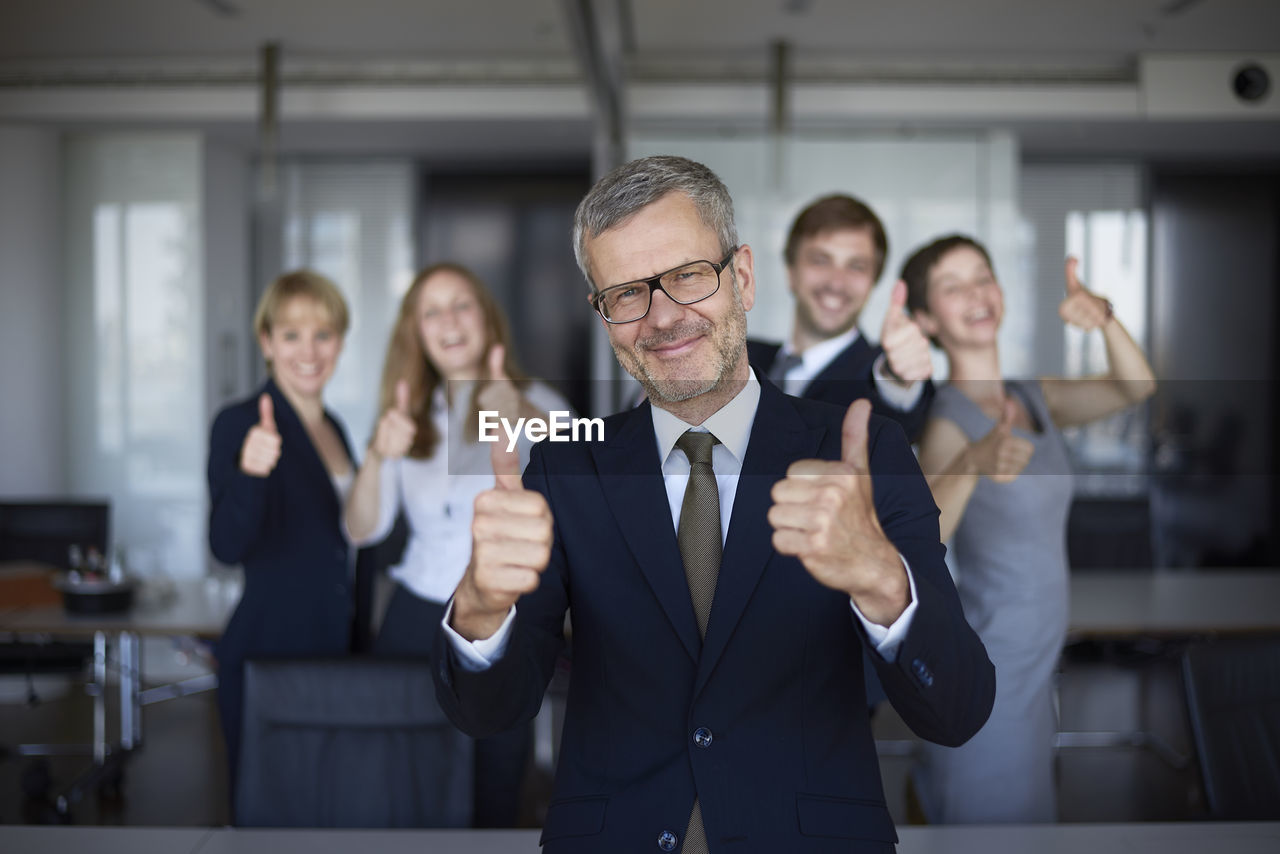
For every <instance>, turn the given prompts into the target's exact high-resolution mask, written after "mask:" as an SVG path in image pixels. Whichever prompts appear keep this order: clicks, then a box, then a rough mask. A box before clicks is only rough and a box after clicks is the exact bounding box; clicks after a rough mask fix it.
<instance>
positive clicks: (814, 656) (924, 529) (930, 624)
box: [436, 383, 995, 854]
mask: <svg viewBox="0 0 1280 854" xmlns="http://www.w3.org/2000/svg"><path fill="white" fill-rule="evenodd" d="M843 417H844V410H843V409H841V408H838V407H833V406H830V405H829V404H825V403H820V402H815V401H808V400H802V399H800V398H794V397H789V396H787V395H784V394H782V393H781V392H780V391H779V390H778V389H777V388H776V387H775V386H773V385H772V384H769V383H762V384H761V397H760V406H759V409H758V411H757V414H756V418H755V422H754V424H753V426H752V430H751V438H750V441H749V445H748V449H747V454H746V458H745V459H744V460H743V467H742V475H741V479H740V480H739V483H738V490H737V495H736V498H735V500H734V507H733V517H732V519H731V522H730V526H729V533H728V537H727V540H726V543H725V549H724V557H723V562H722V564H721V570H720V576H719V581H718V584H717V589H716V594H715V599H714V602H713V604H712V610H711V617H710V623H709V626H708V629H707V636H706V640H705V642H704V641H702V640H701V639H700V638H699V635H698V627H697V623H696V621H695V619H694V613H693V606H692V604H691V602H690V599H689V589H688V586H687V583H686V581H685V576H684V569H683V564H682V561H681V558H680V552H679V547H678V546H677V544H676V536H675V531H674V528H673V525H672V520H671V513H670V510H669V505H668V502H667V493H666V490H665V487H664V485H663V479H662V474H661V469H660V462H659V460H658V455H657V449H656V440H655V437H654V431H653V422H652V416H651V414H650V409H649V404H648V403H644V404H641V405H640V406H639V407H637V408H635V409H632V410H629V411H627V412H623V413H619V414H617V415H614V416H611V417H610V418H608V419H606V422H605V424H606V431H605V436H606V440H605V441H604V442H600V443H594V444H592V443H554V444H553V443H550V442H543V443H539V444H538V445H535V447H534V452H533V458H532V460H531V462H530V464H529V467H528V469H527V470H526V472H525V475H524V482H525V485H526V486H527V487H529V488H531V489H536V490H538V491H539V492H541V493H542V494H543V495H545V496H546V498H547V502H548V504H549V505H550V507H551V511H552V513H553V515H554V517H555V520H556V521H555V544H554V546H553V549H552V555H551V560H550V563H549V565H548V567H547V569H546V571H545V572H544V573H543V577H542V582H541V585H540V586H539V588H538V590H537V591H535V592H534V593H532V594H529V595H527V596H525V597H523V598H521V599H520V601H519V603H518V605H517V607H516V612H517V616H516V620H515V622H514V624H513V629H512V634H511V637H510V640H509V646H508V648H507V651H506V653H505V654H504V655H503V657H502V658H501V659H499V660H498V661H497V662H495V663H494V665H493V666H492V667H491V668H490V669H488V670H486V671H483V672H479V673H473V672H468V671H465V670H463V669H461V668H460V667H459V666H458V665H457V663H456V656H455V654H453V653H449V654H442V655H440V656H439V657H438V662H437V668H436V679H437V695H438V696H439V698H440V701H441V705H442V706H443V708H444V709H445V711H446V713H447V714H448V715H449V716H450V718H452V719H453V720H454V722H455V723H457V724H458V726H460V727H461V728H462V729H464V730H466V731H468V732H470V733H472V734H473V735H484V734H487V733H491V732H496V731H499V730H502V729H505V728H508V727H510V726H511V725H512V724H513V723H515V722H516V721H519V720H523V719H528V718H532V717H533V716H534V715H535V714H536V713H537V711H538V708H539V705H540V703H541V701H542V695H543V691H544V690H545V688H546V685H547V682H548V680H549V679H550V678H551V676H552V671H553V668H554V665H555V660H556V656H557V653H558V652H559V651H560V649H561V646H562V644H563V642H564V637H563V618H564V614H565V612H566V610H569V611H570V612H571V614H572V621H573V676H572V679H571V680H570V686H569V698H568V709H567V717H566V719H565V725H564V731H563V736H562V742H561V744H562V747H561V752H560V760H559V767H558V769H557V772H556V786H555V793H554V797H553V800H552V802H551V805H550V808H549V809H548V812H547V817H546V822H545V825H544V829H543V835H542V841H543V843H544V845H545V846H546V848H545V850H546V851H547V852H555V854H569V852H600V851H648V850H653V848H654V846H655V845H657V840H658V838H659V836H660V834H662V833H663V832H664V831H670V832H672V833H674V834H675V835H676V836H677V837H680V836H682V835H683V833H684V830H685V825H686V823H687V821H688V819H689V811H690V809H691V807H692V804H693V800H694V795H695V793H696V795H697V796H698V797H699V798H700V799H701V804H702V814H703V819H704V824H705V827H706V830H707V838H708V840H709V841H710V843H711V847H712V850H713V851H717V852H732V851H741V852H754V851H787V852H835V851H840V852H848V851H890V850H892V843H893V842H894V841H895V840H896V834H895V832H894V828H893V823H892V820H891V819H890V817H889V813H888V811H887V809H886V808H885V803H884V794H883V792H882V790H881V785H880V768H879V764H878V761H877V758H876V751H875V746H874V743H873V741H872V738H871V730H870V726H869V723H868V719H867V704H866V698H865V695H864V691H863V674H862V667H863V655H862V650H863V646H864V644H867V643H868V641H867V639H866V635H865V631H864V629H863V628H862V626H861V624H860V622H859V621H858V619H857V617H856V616H855V615H854V613H853V611H852V609H851V607H850V604H849V599H848V597H847V596H845V595H843V594H841V593H839V592H837V591H834V590H831V589H829V588H826V587H823V586H822V585H820V584H818V582H817V581H815V580H814V579H813V578H812V576H810V575H809V573H808V572H807V571H806V570H805V569H804V567H803V566H802V565H801V564H800V562H799V561H798V560H797V559H795V558H792V557H784V556H781V555H779V554H777V553H776V552H775V551H774V550H773V547H772V545H771V541H770V540H771V536H772V529H771V527H770V526H769V523H768V521H767V519H766V513H767V512H768V509H769V507H770V504H771V499H770V494H769V493H770V489H771V488H772V487H773V484H774V483H775V482H776V481H777V480H779V479H780V478H782V477H783V475H784V474H785V472H786V468H787V466H788V465H789V464H790V463H791V462H793V461H795V460H798V459H804V458H815V457H816V458H823V459H836V458H838V457H839V454H840V441H841V436H840V427H841V421H842V419H843ZM869 433H870V438H869V443H868V444H869V451H870V460H871V468H872V472H873V486H874V491H875V501H876V508H877V512H878V514H879V518H880V520H881V523H882V525H883V526H884V529H885V532H886V534H887V535H888V536H889V538H890V539H891V540H892V541H893V543H894V544H895V545H896V546H897V548H898V549H899V550H900V551H901V552H902V554H903V555H905V556H906V558H907V560H908V562H909V563H910V566H911V569H912V572H913V575H914V577H915V581H916V590H917V593H918V600H917V601H918V603H919V605H918V610H917V612H916V615H915V619H914V621H913V623H912V626H911V631H910V632H909V633H908V635H907V637H906V639H905V640H904V642H903V644H902V646H901V647H900V649H899V652H898V655H897V658H896V660H895V661H893V662H886V661H884V660H883V659H882V658H880V657H879V656H878V655H873V656H872V660H873V661H874V662H875V667H876V669H877V670H878V671H879V674H880V678H881V680H882V681H883V682H884V685H885V687H886V689H887V690H888V692H889V696H890V697H891V698H892V700H893V703H894V706H895V707H896V708H897V710H898V711H899V713H900V714H901V715H902V717H903V719H904V720H906V721H907V723H908V724H909V725H910V726H911V727H912V729H913V730H914V731H915V732H916V733H918V734H919V735H920V736H922V737H924V738H927V739H929V740H931V741H937V742H939V743H942V744H947V745H958V744H961V743H963V742H964V741H966V740H967V739H969V738H970V737H971V736H972V735H973V734H974V733H975V732H977V730H978V729H979V728H980V727H981V726H982V724H983V723H984V722H985V721H986V719H987V716H988V714H989V713H990V710H991V703H992V700H993V697H994V693H995V676H994V671H993V668H992V666H991V663H990V661H989V660H988V658H987V655H986V650H985V649H984V648H983V646H982V642H981V641H980V640H979V639H978V637H977V635H976V634H974V632H973V630H972V629H970V628H969V625H968V623H966V622H965V619H964V614H963V612H962V611H961V607H960V602H959V598H958V597H957V595H956V591H955V588H954V587H953V585H952V582H951V577H950V575H949V574H948V573H947V568H946V566H945V565H944V563H943V547H942V545H941V544H940V543H939V542H938V523H937V516H938V511H937V508H936V507H935V506H934V503H933V499H932V497H931V495H930V493H929V488H928V486H927V485H926V483H925V481H924V478H923V477H922V476H921V474H920V470H919V468H918V466H917V465H916V462H915V458H914V457H913V456H912V455H911V451H910V449H909V447H908V445H907V442H906V439H905V438H904V436H903V434H902V431H901V430H900V429H899V428H898V426H897V425H896V424H893V423H892V422H890V421H887V420H886V419H883V418H880V417H879V416H874V415H873V416H872V419H871V425H870V431H869ZM440 643H441V647H440V648H441V649H451V647H448V646H446V645H445V644H444V641H443V640H442V641H441V642H440ZM703 728H705V730H706V732H702V729H703ZM695 732H697V733H699V736H698V737H697V739H696V740H695Z"/></svg>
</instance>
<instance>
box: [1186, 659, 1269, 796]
mask: <svg viewBox="0 0 1280 854" xmlns="http://www.w3.org/2000/svg"><path fill="white" fill-rule="evenodd" d="M1182 676H1183V683H1184V685H1185V687H1186V692H1187V705H1188V707H1189V709H1190V713H1191V732H1192V735H1193V736H1194V738H1195V744H1196V752H1197V753H1198V754H1199V757H1200V773H1201V777H1202V779H1203V782H1204V791H1205V798H1206V800H1207V801H1208V802H1209V812H1210V814H1211V815H1212V816H1213V817H1214V818H1218V819H1226V820H1230V821H1275V820H1276V819H1280V637H1262V638H1238V639H1230V640H1216V641H1210V642H1206V643H1197V644H1192V645H1190V646H1188V647H1187V650H1186V653H1185V655H1184V656H1183V660H1182Z"/></svg>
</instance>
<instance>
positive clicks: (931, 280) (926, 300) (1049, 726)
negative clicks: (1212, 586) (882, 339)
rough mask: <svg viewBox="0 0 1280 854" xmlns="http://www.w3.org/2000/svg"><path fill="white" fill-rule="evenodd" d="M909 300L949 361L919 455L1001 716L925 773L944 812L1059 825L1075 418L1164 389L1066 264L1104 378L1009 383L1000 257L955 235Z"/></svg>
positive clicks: (1065, 305) (911, 287) (916, 275)
mask: <svg viewBox="0 0 1280 854" xmlns="http://www.w3.org/2000/svg"><path fill="white" fill-rule="evenodd" d="M902 278H903V279H904V280H905V281H906V283H907V293H908V296H907V307H908V309H910V310H911V312H912V314H913V315H914V317H915V320H916V322H917V323H919V324H920V328H921V329H922V330H923V331H924V332H925V334H927V335H929V336H930V338H931V339H932V340H933V342H934V343H935V344H936V345H938V346H939V347H941V348H942V350H943V351H944V352H945V353H946V355H947V359H948V360H949V362H950V369H951V372H950V382H949V383H948V384H947V385H946V386H944V387H943V388H941V389H939V391H938V395H937V398H936V399H935V400H934V403H933V406H932V408H931V409H930V412H929V421H928V423H927V424H926V426H925V430H924V433H923V434H922V436H921V439H920V466H921V468H922V469H923V470H924V472H925V476H926V477H927V478H928V480H929V486H930V488H931V489H932V490H933V496H934V500H935V501H936V502H937V504H938V507H939V509H940V511H941V516H940V519H939V525H940V528H941V533H942V539H943V540H944V541H946V540H948V539H952V538H953V537H954V540H953V544H952V567H953V571H954V572H955V574H956V586H957V588H958V589H959V591H960V598H961V601H962V603H963V604H964V609H965V616H966V617H967V618H968V620H969V623H970V624H971V625H972V626H973V628H974V629H975V630H976V631H977V632H978V634H979V635H980V636H981V637H982V640H983V643H985V644H986V647H987V652H988V654H989V655H990V656H991V660H992V662H993V663H994V664H995V667H996V701H995V708H994V709H993V710H992V712H991V718H990V720H988V722H987V724H986V726H984V727H983V729H982V730H981V731H980V732H979V733H978V734H977V735H976V736H974V737H973V739H972V740H970V741H969V742H968V743H967V744H965V745H964V746H963V747H959V748H947V747H939V746H936V745H925V754H924V757H923V761H922V762H921V764H920V767H919V768H918V771H917V773H916V776H915V782H916V785H917V792H918V793H919V795H920V800H921V802H922V806H923V807H924V808H925V812H926V815H927V816H928V817H929V820H930V821H932V822H936V823H991V822H1016V823H1028V822H1052V821H1054V820H1056V817H1057V808H1056V797H1055V787H1054V780H1053V734H1054V732H1055V731H1056V722H1055V713H1054V708H1053V673H1054V669H1055V666H1056V664H1057V661H1058V655H1059V653H1060V651H1061V649H1062V643H1063V640H1064V638H1065V636H1066V629H1067V556H1066V527H1067V512H1068V510H1069V508H1070V505H1071V495H1072V485H1071V472H1070V464H1069V460H1068V456H1067V449H1066V445H1065V444H1064V443H1063V439H1062V434H1061V432H1060V431H1061V428H1063V427H1067V426H1070V425H1076V424H1084V423H1087V422H1089V421H1093V420H1095V419H1098V418H1102V417H1104V416H1107V415H1110V414H1112V413H1114V412H1117V411H1119V410H1121V409H1123V408H1125V407H1127V406H1130V405H1132V404H1135V403H1137V402H1139V401H1141V400H1143V399H1145V398H1147V397H1149V396H1150V395H1151V394H1152V393H1153V392H1154V391H1155V377H1154V375H1153V374H1152V372H1151V368H1150V366H1149V365H1148V364H1147V360H1146V358H1145V357H1144V356H1143V354H1142V351H1141V350H1140V349H1139V348H1138V346H1137V344H1135V343H1134V341H1133V339H1132V338H1131V337H1130V336H1129V334H1128V333H1127V332H1126V331H1125V329H1124V327H1123V326H1121V325H1120V322H1119V320H1117V319H1116V318H1115V317H1114V316H1113V315H1112V312H1111V304H1110V303H1109V302H1107V300H1105V299H1103V298H1102V297H1100V296H1098V295H1096V294H1093V293H1091V292H1089V291H1088V290H1087V289H1085V287H1084V286H1083V285H1082V284H1081V283H1080V280H1079V279H1078V278H1077V277H1076V260H1075V259H1074V258H1068V259H1067V263H1066V280H1067V296H1066V299H1064V300H1063V301H1062V304H1061V305H1060V306H1059V314H1060V315H1061V316H1062V319H1063V320H1064V321H1065V322H1066V323H1068V324H1070V325H1072V326H1076V327H1079V328H1081V329H1084V330H1095V329H1096V330H1100V331H1101V333H1102V336H1103V339H1104V341H1105V342H1106V350H1107V358H1108V364H1109V366H1110V371H1109V372H1108V373H1107V374H1105V375H1103V376H1097V377H1088V378H1081V379H1048V378H1042V379H1040V380H1024V381H1013V380H1005V379H1003V374H1002V373H1001V370H1000V357H999V352H998V348H997V344H996V339H997V333H998V331H999V328H1000V321H1001V318H1002V316H1003V313H1004V300H1003V294H1002V293H1001V290H1000V284H999V282H998V281H997V280H996V277H995V273H994V271H993V270H992V265H991V258H990V256H989V255H988V254H987V251H986V249H984V248H983V247H982V245H981V244H979V243H977V242H976V241H974V240H972V239H970V238H968V237H963V236H960V235H955V236H951V237H945V238H942V239H940V240H937V241H934V242H933V243H931V244H929V245H928V246H925V247H923V248H922V249H920V250H918V251H917V252H915V253H914V254H913V255H912V256H911V257H910V258H909V259H908V260H907V262H906V264H905V265H904V267H903V270H902Z"/></svg>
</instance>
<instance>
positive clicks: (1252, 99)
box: [1231, 62, 1271, 104]
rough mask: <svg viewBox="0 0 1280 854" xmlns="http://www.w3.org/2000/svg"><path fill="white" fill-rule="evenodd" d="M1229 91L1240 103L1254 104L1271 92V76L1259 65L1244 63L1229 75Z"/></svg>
mask: <svg viewBox="0 0 1280 854" xmlns="http://www.w3.org/2000/svg"><path fill="white" fill-rule="evenodd" d="M1231 91H1233V92H1235V93H1236V97H1237V98H1239V99H1240V100H1241V101H1244V102H1246V103H1249V104H1256V103H1257V102H1259V101H1261V100H1262V99H1263V98H1265V97H1267V93H1268V92H1270V91H1271V75H1270V74H1268V73H1267V69H1265V68H1263V67H1262V66H1261V65H1257V64H1255V63H1252V62H1249V63H1246V64H1244V65H1242V66H1240V67H1239V68H1237V69H1236V71H1235V74H1233V75H1231Z"/></svg>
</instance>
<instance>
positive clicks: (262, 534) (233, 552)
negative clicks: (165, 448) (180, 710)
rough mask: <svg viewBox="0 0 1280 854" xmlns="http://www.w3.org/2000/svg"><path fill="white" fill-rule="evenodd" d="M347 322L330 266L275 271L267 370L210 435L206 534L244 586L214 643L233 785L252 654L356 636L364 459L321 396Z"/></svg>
mask: <svg viewBox="0 0 1280 854" xmlns="http://www.w3.org/2000/svg"><path fill="white" fill-rule="evenodd" d="M347 326H348V313H347V304H346V301H345V300H344V299H343V297H342V294H341V293H340V292H339V290H338V288H337V286H336V285H335V284H334V283H333V282H331V281H329V280H328V279H326V278H325V277H323V276H321V275H319V274H317V273H313V272H310V271H307V270H299V271H296V272H291V273H286V274H285V275H283V276H281V277H280V278H278V279H276V280H275V281H274V282H272V283H271V285H270V287H268V288H267V290H266V292H265V293H264V294H263V295H262V298H261V300H260V301H259V303H258V308H257V311H256V313H255V314H254V321H253V328H254V332H255V333H256V334H257V337H258V343H259V345H260V346H261V348H262V354H263V356H264V357H265V358H266V361H267V370H268V374H269V379H268V380H267V381H266V382H265V383H264V384H263V386H262V387H261V389H260V390H259V392H258V394H256V395H254V396H252V397H249V398H247V399H245V400H242V401H240V402H238V403H234V404H231V405H230V406H227V407H225V408H224V409H222V410H221V411H220V412H219V413H218V416H217V418H216V419H215V420H214V422H213V431H212V434H211V436H210V438H209V467H208V477H209V497H210V510H209V545H210V546H211V547H212V549H213V553H214V555H215V556H216V557H217V558H218V560H220V561H222V562H224V563H227V564H240V565H241V566H243V567H244V594H243V596H242V597H241V599H240V602H239V604H238V605H237V606H236V609H235V613H233V614H232V615H231V619H230V621H229V622H228V623H227V627H226V630H225V631H224V632H223V634H222V637H221V639H219V641H218V643H217V645H216V647H215V657H216V659H217V662H218V713H219V716H220V719H221V723H222V731H223V735H224V737H225V742H226V750H227V762H228V771H229V774H228V781H229V783H230V786H231V788H232V790H233V791H234V787H235V783H236V776H235V775H236V769H237V767H238V761H239V747H240V727H241V702H242V699H243V676H244V662H245V661H246V660H248V659H255V658H297V657H302V656H333V655H345V654H346V653H347V652H348V651H349V649H350V645H351V618H352V579H351V560H350V558H351V549H350V547H349V544H348V542H347V539H346V537H345V535H344V534H343V530H342V523H341V520H342V516H341V514H342V505H343V502H344V500H345V498H346V494H347V492H348V490H350V488H351V483H352V479H353V477H354V475H355V459H354V457H353V456H352V455H351V447H350V444H349V443H348V441H347V435H346V429H345V428H344V427H343V425H342V422H340V421H339V420H338V419H337V417H336V416H335V415H334V414H333V413H332V412H329V411H328V410H326V409H325V406H324V399H323V395H324V389H325V384H326V383H328V382H329V378H330V377H332V376H333V372H334V369H335V368H336V367H337V364H338V356H339V355H340V354H341V353H342V342H343V336H344V335H345V334H346V331H347ZM231 803H233V804H234V803H235V800H234V798H232V801H231Z"/></svg>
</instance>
